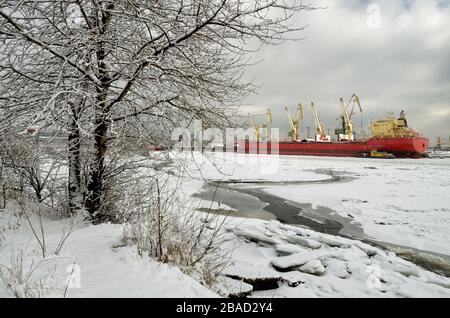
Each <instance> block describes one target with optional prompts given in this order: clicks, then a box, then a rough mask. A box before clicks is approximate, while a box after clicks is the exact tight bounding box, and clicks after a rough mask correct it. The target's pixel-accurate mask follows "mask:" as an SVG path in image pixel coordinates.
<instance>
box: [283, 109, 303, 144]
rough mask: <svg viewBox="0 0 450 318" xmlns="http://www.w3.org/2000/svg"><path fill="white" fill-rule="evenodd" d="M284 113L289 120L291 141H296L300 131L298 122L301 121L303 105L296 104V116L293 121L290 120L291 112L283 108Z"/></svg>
mask: <svg viewBox="0 0 450 318" xmlns="http://www.w3.org/2000/svg"><path fill="white" fill-rule="evenodd" d="M285 109H286V113H287V116H288V120H289V125H290V127H291V132H290V134H291V138H292V141H298V137H299V131H300V122H301V120H302V119H303V105H302V104H301V103H299V104H298V107H297V116H295V119H294V118H292V115H291V112H290V111H289V108H287V107H286V108H285Z"/></svg>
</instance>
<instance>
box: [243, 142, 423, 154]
mask: <svg viewBox="0 0 450 318" xmlns="http://www.w3.org/2000/svg"><path fill="white" fill-rule="evenodd" d="M428 143H429V142H428V139H426V138H421V137H412V138H371V139H369V140H367V141H361V142H279V143H278V149H277V147H276V145H275V144H272V143H270V142H268V143H257V142H249V141H241V142H239V144H238V148H237V151H238V152H242V153H259V154H280V155H292V156H327V157H364V156H368V154H369V153H370V152H371V151H373V150H376V151H379V152H388V153H391V154H393V155H394V156H396V157H397V158H420V157H424V156H425V155H426V151H427V149H428Z"/></svg>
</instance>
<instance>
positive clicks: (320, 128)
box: [311, 103, 324, 135]
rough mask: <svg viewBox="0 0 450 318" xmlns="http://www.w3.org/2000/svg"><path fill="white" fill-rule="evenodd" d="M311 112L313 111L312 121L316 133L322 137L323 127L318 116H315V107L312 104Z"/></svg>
mask: <svg viewBox="0 0 450 318" xmlns="http://www.w3.org/2000/svg"><path fill="white" fill-rule="evenodd" d="M311 107H312V111H313V119H314V125H315V126H316V132H317V134H319V135H324V127H323V124H322V123H321V122H320V120H319V115H318V114H317V109H316V105H314V103H311Z"/></svg>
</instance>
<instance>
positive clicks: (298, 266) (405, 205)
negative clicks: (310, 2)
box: [0, 153, 450, 297]
mask: <svg viewBox="0 0 450 318" xmlns="http://www.w3.org/2000/svg"><path fill="white" fill-rule="evenodd" d="M153 158H154V159H156V162H157V163H160V162H162V160H163V159H162V157H158V156H157V155H155V156H154V157H153ZM173 160H174V162H172V163H171V164H169V163H167V164H162V165H158V168H157V169H156V170H158V171H160V172H161V173H166V172H167V175H168V176H169V177H170V178H171V179H172V180H173V181H174V183H175V180H177V181H176V182H179V178H180V177H181V178H182V180H183V182H182V184H181V188H180V189H179V190H180V195H184V196H185V197H186V202H187V199H188V198H189V200H192V196H193V195H194V194H195V193H198V192H199V191H201V190H202V189H204V186H205V182H206V181H215V182H216V183H217V182H219V181H226V182H230V183H232V184H242V183H243V182H244V183H245V182H249V183H245V186H246V187H258V188H262V189H263V190H264V191H266V192H267V193H270V194H273V195H276V196H278V197H281V198H284V199H286V200H290V201H295V202H298V203H311V204H313V205H317V206H326V207H329V208H331V209H333V210H334V211H336V213H337V214H339V215H341V216H342V217H345V218H348V219H350V220H352V218H353V222H354V223H355V224H360V226H361V227H362V229H363V230H364V233H365V235H367V236H368V237H371V238H373V239H377V240H380V241H384V242H390V243H392V244H396V245H405V246H409V247H413V248H417V249H420V250H425V251H432V252H436V253H441V254H446V255H450V249H449V246H450V244H449V243H450V231H449V230H450V224H449V219H448V216H449V209H450V197H449V194H448V193H450V191H449V187H450V160H449V159H444V160H439V159H436V160H431V159H425V160H394V161H383V160H370V159H339V158H311V157H271V156H245V155H239V154H221V153H218V154H210V155H207V158H205V157H203V156H200V155H193V156H192V155H189V154H182V155H181V156H179V157H178V158H173ZM178 160H179V162H182V163H183V164H182V165H178V163H179V162H178ZM336 176H338V177H340V178H341V179H339V178H338V179H333V177H336ZM200 206H203V207H205V208H212V209H213V210H214V209H217V210H219V209H221V210H227V209H229V208H230V207H229V206H227V204H226V202H214V203H213V204H212V205H211V202H208V201H206V200H203V201H200ZM198 213H201V212H198ZM239 213H240V212H239V210H238V209H235V211H234V213H233V214H232V215H233V216H230V217H228V218H227V221H226V222H225V226H224V227H223V229H222V230H223V231H224V233H225V234H224V237H225V239H224V241H223V247H224V249H230V248H232V254H231V256H230V260H231V262H230V265H229V266H228V267H227V268H226V269H225V270H224V272H223V273H222V276H220V277H219V279H218V282H217V284H216V285H215V286H214V288H213V291H212V290H210V289H208V288H206V287H204V286H202V285H201V284H200V283H198V282H197V281H196V280H195V279H193V278H191V277H189V276H187V275H185V274H183V273H182V272H181V271H180V270H179V269H178V268H177V267H174V266H170V265H167V264H160V263H157V262H156V261H154V260H152V259H150V258H147V257H144V258H142V257H140V256H138V254H137V250H136V247H135V246H132V245H130V244H124V242H123V241H121V239H122V237H123V235H122V234H123V226H121V225H111V224H104V225H99V226H92V225H89V224H86V223H85V222H84V221H82V218H81V217H79V218H77V219H75V220H74V223H73V225H72V224H71V223H70V221H69V220H50V219H48V218H44V219H43V225H44V228H45V238H46V246H47V256H46V257H45V258H42V257H41V251H40V248H39V246H38V244H37V241H36V239H35V238H34V236H33V233H32V232H31V230H30V227H29V225H28V224H27V222H26V220H25V219H24V218H23V217H22V218H20V219H19V218H18V217H17V207H14V206H11V205H10V206H9V207H8V208H7V209H4V210H0V266H1V269H2V273H3V274H2V275H3V276H4V275H5V273H6V274H8V270H9V269H11V270H12V271H13V272H15V273H17V272H18V271H19V270H20V269H22V270H23V275H22V277H23V279H22V280H21V281H14V280H13V281H12V282H13V286H12V288H10V289H9V290H5V289H0V297H3V296H11V292H12V291H14V292H15V293H16V294H17V295H20V296H24V295H25V296H27V293H32V295H34V296H36V295H37V296H39V295H42V296H53V297H64V296H66V297H217V296H225V295H228V294H234V295H240V296H244V295H248V296H254V297H450V279H449V278H446V277H444V276H441V275H438V274H435V273H433V272H430V271H427V270H425V269H423V268H421V267H419V266H418V265H415V264H413V263H411V262H408V261H406V260H404V259H402V258H400V257H398V256H397V255H395V253H393V252H388V251H385V250H381V249H379V248H377V247H374V246H371V245H368V244H366V243H363V242H361V241H359V240H352V239H348V238H343V237H339V236H334V235H329V234H322V233H318V232H315V231H313V230H310V229H306V228H304V227H299V226H293V225H287V224H281V223H280V222H278V221H277V220H267V219H265V220H264V219H257V218H248V217H246V218H243V217H239ZM318 213H319V210H318ZM349 215H351V216H349ZM218 217H219V218H224V216H223V215H220V216H218ZM32 222H33V224H35V226H36V225H37V224H38V223H39V222H38V220H37V218H36V216H34V217H33V219H32ZM70 228H72V233H71V234H70V236H69V237H68V238H67V240H66V242H65V243H64V245H63V248H62V249H61V252H60V253H59V254H58V255H54V253H53V252H54V250H55V249H56V248H57V245H58V243H59V242H60V241H61V237H62V233H63V232H64V231H66V232H67V231H68V230H69V229H70ZM21 259H23V261H21ZM73 264H76V266H75V267H74V266H73ZM28 274H30V275H28ZM78 274H79V275H78ZM77 275H78V276H77ZM16 276H17V275H16ZM19 276H20V275H19ZM74 277H75V278H77V279H78V278H79V280H77V279H74ZM68 278H70V282H68ZM10 281H11V280H10ZM78 283H79V286H78V287H80V288H68V287H77V284H78ZM0 285H1V281H0Z"/></svg>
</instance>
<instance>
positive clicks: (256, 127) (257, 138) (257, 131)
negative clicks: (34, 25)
mask: <svg viewBox="0 0 450 318" xmlns="http://www.w3.org/2000/svg"><path fill="white" fill-rule="evenodd" d="M248 117H249V118H250V126H251V127H252V128H253V130H254V131H255V137H256V141H259V127H258V125H256V122H255V119H254V118H253V116H252V115H251V114H250V113H248Z"/></svg>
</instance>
